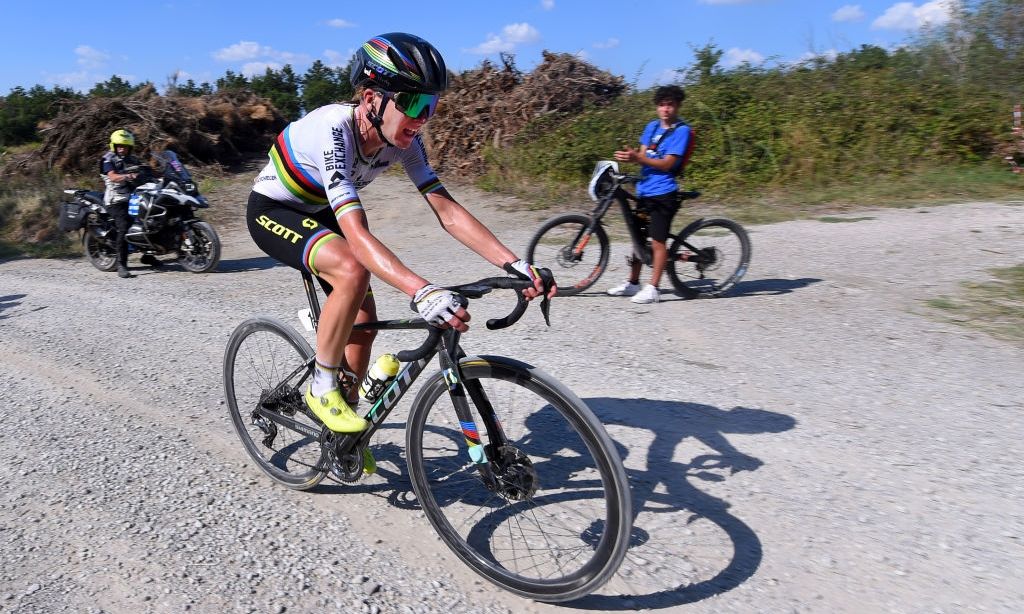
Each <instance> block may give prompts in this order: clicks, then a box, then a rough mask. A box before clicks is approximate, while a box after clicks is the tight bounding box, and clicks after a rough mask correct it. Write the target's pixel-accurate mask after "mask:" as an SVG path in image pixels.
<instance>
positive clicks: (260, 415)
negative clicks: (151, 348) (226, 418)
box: [224, 318, 326, 490]
mask: <svg viewBox="0 0 1024 614" xmlns="http://www.w3.org/2000/svg"><path fill="white" fill-rule="evenodd" d="M312 356H313V350H312V348H310V347H309V343H307V342H306V340H305V339H304V338H303V337H302V336H301V335H299V333H297V332H296V331H295V329H293V328H291V327H290V326H288V325H286V324H284V323H283V322H281V321H280V320H276V319H274V318H252V319H250V320H246V321H245V322H242V323H241V324H239V325H238V328H236V329H235V330H234V332H232V333H231V338H230V339H228V347H227V349H226V350H225V352H224V396H225V397H226V398H227V402H228V411H229V412H230V413H231V423H232V424H233V425H234V427H235V431H236V432H237V433H238V437H239V439H241V440H242V445H243V446H245V451H246V452H248V453H249V456H250V457H252V459H253V460H254V461H256V464H257V465H258V466H259V468H260V469H261V470H262V471H263V472H264V473H266V474H267V475H268V476H270V478H271V479H272V480H274V481H275V482H277V483H279V484H282V485H284V486H287V487H288V488H293V489H295V490H307V489H310V488H313V487H314V486H316V485H317V484H319V483H320V481H321V480H323V479H324V476H325V475H326V471H325V470H323V469H320V468H319V467H320V458H321V453H320V441H319V439H318V437H316V436H314V435H315V434H317V433H320V432H321V429H322V427H321V425H320V424H319V423H318V422H317V421H316V420H314V419H313V418H311V417H310V416H309V415H308V414H307V413H306V407H305V405H306V403H305V401H304V400H303V398H302V393H303V390H302V384H303V383H304V381H305V379H306V376H307V375H308V373H309V367H308V362H309V359H310V358H312ZM289 423H291V424H294V425H295V427H296V429H301V430H302V431H305V432H300V430H295V429H289V428H288V427H286V426H285V424H289Z"/></svg>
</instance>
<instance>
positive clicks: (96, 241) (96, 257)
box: [82, 228, 117, 273]
mask: <svg viewBox="0 0 1024 614" xmlns="http://www.w3.org/2000/svg"><path fill="white" fill-rule="evenodd" d="M82 251H84V252H85V257H86V258H88V259H89V262H90V263H91V264H92V265H93V266H94V267H96V268H97V269H99V270H101V271H104V272H108V273H109V272H110V271H113V270H114V269H116V268H117V249H116V248H115V247H114V245H112V244H111V243H110V242H109V241H104V240H103V239H100V238H98V237H97V236H96V235H94V234H93V233H92V232H90V231H89V229H88V228H86V230H85V232H84V233H82Z"/></svg>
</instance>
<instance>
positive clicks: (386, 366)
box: [359, 354, 399, 403]
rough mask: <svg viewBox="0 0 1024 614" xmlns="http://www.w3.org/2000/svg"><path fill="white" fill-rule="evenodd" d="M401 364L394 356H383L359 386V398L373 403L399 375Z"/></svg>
mask: <svg viewBox="0 0 1024 614" xmlns="http://www.w3.org/2000/svg"><path fill="white" fill-rule="evenodd" d="M398 367H399V362H398V359H397V358H395V355H394V354H382V355H381V357H380V358H378V359H377V362H375V363H373V366H372V367H370V370H369V371H367V372H366V377H364V378H363V382H362V383H361V384H359V396H361V397H363V398H364V399H366V400H367V402H369V403H373V402H374V401H376V400H377V398H378V397H379V396H380V395H381V393H383V392H384V390H385V389H386V388H387V387H388V385H389V384H390V383H391V380H393V379H395V376H396V375H398Z"/></svg>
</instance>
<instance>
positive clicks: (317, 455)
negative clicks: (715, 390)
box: [224, 271, 632, 602]
mask: <svg viewBox="0 0 1024 614" xmlns="http://www.w3.org/2000/svg"><path fill="white" fill-rule="evenodd" d="M302 277H303V284H304V286H305V291H306V297H307V299H308V302H309V311H308V312H306V313H308V314H309V316H310V317H309V319H310V320H311V325H312V328H313V329H314V330H315V328H316V326H317V323H318V320H319V316H320V304H319V300H318V297H317V290H316V287H315V286H314V284H313V279H312V276H311V275H310V274H309V273H307V272H305V271H303V272H302ZM528 287H532V282H530V281H525V280H519V279H515V278H511V277H493V278H487V279H481V280H480V281H477V282H473V283H471V284H465V285H461V286H453V287H451V288H450V289H451V290H453V291H455V292H458V293H459V294H460V295H462V296H463V297H466V298H467V299H476V298H479V297H481V296H483V295H485V294H487V293H489V292H490V291H491V290H492V289H496V288H508V289H513V290H515V291H516V296H517V299H518V301H517V304H516V306H515V308H514V309H513V310H512V312H511V313H509V314H508V315H507V316H505V317H504V318H500V319H492V320H489V321H488V322H487V327H488V328H490V329H497V328H504V327H507V326H510V325H512V324H513V323H515V322H516V321H517V320H518V319H519V318H520V317H521V316H522V315H523V313H524V312H525V311H526V308H527V302H526V300H525V298H524V297H523V295H522V290H523V289H525V288H528ZM548 300H549V299H547V298H545V299H544V300H543V302H542V305H541V308H542V311H543V312H544V315H545V319H546V318H547V308H548V303H547V301H548ZM355 328H356V329H364V330H365V329H370V330H401V329H428V330H429V333H428V335H427V339H426V341H425V342H424V343H423V344H422V345H421V346H420V347H419V348H416V349H413V350H406V351H402V352H399V353H398V354H397V356H398V359H399V360H400V361H401V362H402V363H404V364H403V367H402V369H401V370H400V371H399V373H398V375H397V376H396V377H395V379H394V380H392V382H391V383H390V384H389V385H388V387H387V388H385V389H384V391H383V392H382V393H381V395H380V397H379V398H378V399H377V400H376V401H374V402H373V403H372V405H371V406H370V407H369V409H368V411H367V412H366V414H365V417H366V419H367V421H368V422H369V423H370V427H369V428H368V429H367V430H365V431H363V432H362V433H357V434H342V433H335V432H333V431H330V430H329V429H327V428H326V427H324V426H323V424H322V423H321V422H320V421H319V420H318V419H317V418H316V416H315V415H314V414H313V413H312V411H310V410H309V409H308V408H307V406H306V404H305V402H304V401H303V394H302V393H303V390H304V385H305V383H306V382H307V381H308V380H309V378H310V377H311V375H312V370H313V364H314V352H313V349H312V348H311V347H310V346H309V344H308V343H307V342H306V340H305V338H304V337H303V336H301V335H300V334H299V333H298V331H296V330H295V329H294V328H292V327H291V326H288V325H287V324H284V323H283V322H281V321H280V320H277V319H274V318H267V317H256V318H252V319H249V320H247V321H245V322H243V323H242V324H240V325H239V326H238V327H237V328H236V329H235V331H234V332H233V333H232V334H231V338H230V339H229V340H228V345H227V350H226V352H225V356H224V390H225V394H226V396H227V401H228V407H229V409H230V412H231V420H232V423H233V424H234V427H235V430H236V431H237V433H238V436H239V437H240V438H241V440H242V443H243V444H244V446H245V450H246V452H247V453H248V454H249V455H250V456H251V457H252V459H253V460H254V461H255V462H256V464H257V465H258V466H259V467H260V469H262V470H263V472H264V473H266V474H267V475H268V476H270V478H271V479H273V480H274V481H275V482H278V483H280V484H282V485H284V486H287V487H288V488H293V489H297V490H306V489H310V488H313V487H314V486H316V485H317V484H319V483H320V481H321V480H323V479H324V477H326V476H327V475H328V474H333V475H334V476H336V477H337V478H338V479H339V480H341V481H342V482H352V481H355V480H357V479H359V477H360V476H361V475H362V473H363V471H364V468H363V450H364V449H365V448H366V446H367V445H369V443H370V441H371V437H372V436H373V434H374V433H375V432H376V431H377V430H378V429H379V428H380V427H381V425H382V424H383V422H384V420H385V418H387V416H388V414H389V413H390V412H391V411H392V410H393V409H394V408H395V406H396V405H397V404H398V401H399V400H401V398H402V396H403V395H404V394H405V393H406V392H407V391H408V390H409V388H410V387H411V386H412V385H413V383H414V382H415V381H416V380H417V379H418V378H419V376H420V375H421V374H422V373H423V371H424V369H425V368H426V366H427V364H428V362H429V361H430V360H431V359H432V357H433V356H434V355H437V356H438V357H439V361H440V371H438V372H436V373H434V374H433V375H431V376H429V377H428V379H427V380H426V382H425V383H424V384H423V386H422V388H421V389H420V391H419V393H418V394H417V395H416V398H415V400H414V401H413V403H412V407H411V408H410V410H409V416H408V423H407V428H406V455H407V465H408V470H409V475H410V478H411V482H412V488H413V491H414V493H415V494H416V497H417V500H418V501H419V504H420V505H421V506H422V508H423V511H424V512H425V514H426V516H427V518H428V519H429V520H430V523H431V524H432V525H433V527H434V529H435V530H436V531H437V533H438V534H439V535H440V536H441V538H442V539H443V540H444V541H445V543H446V544H447V545H448V546H449V547H450V548H451V549H452V551H453V552H455V554H456V555H458V557H459V558H460V559H461V560H462V561H464V562H465V563H466V564H467V565H469V566H470V567H471V568H472V569H473V570H474V571H476V572H477V573H479V574H480V575H482V576H483V577H485V578H487V579H488V580H490V581H491V582H493V583H495V584H497V585H498V586H500V587H502V588H504V589H507V590H509V591H511V592H513V593H516V594H518V595H522V596H524V597H528V598H531V599H536V600H539V601H551V602H556V601H568V600H571V599H575V598H578V597H581V596H583V595H586V594H588V593H590V592H591V591H593V590H595V589H596V588H598V587H600V586H601V585H603V584H604V583H605V582H606V581H607V580H608V578H609V577H611V575H612V574H614V573H615V571H616V570H617V569H618V567H619V564H620V563H621V562H622V558H623V556H624V555H625V552H626V547H627V545H628V541H629V533H630V529H631V526H632V511H631V502H630V491H629V486H628V484H627V481H626V473H625V470H624V469H623V466H622V461H621V459H620V458H619V456H618V454H617V453H616V450H615V448H614V446H613V444H612V441H611V439H610V438H609V436H608V434H607V432H606V431H605V429H604V427H603V426H602V425H601V423H600V422H599V421H598V420H597V418H596V417H595V416H594V415H593V413H592V412H591V411H590V409H589V408H588V407H587V406H586V405H585V404H584V403H583V402H582V401H581V400H580V399H579V398H578V397H577V396H576V395H575V394H573V393H572V391H570V390H569V389H568V388H566V387H565V386H563V385H562V384H560V383H559V382H558V381H556V380H555V379H554V378H553V377H551V376H550V375H548V374H546V373H544V372H543V371H541V370H540V369H538V368H536V367H534V366H532V365H529V364H527V363H525V362H521V361H519V360H515V359H512V358H503V357H501V356H490V355H481V356H466V354H465V353H464V352H463V350H462V346H461V344H460V338H461V333H459V332H458V331H456V330H453V329H447V330H444V331H442V330H441V329H438V328H435V327H432V326H430V325H428V324H427V323H426V322H425V321H424V320H423V319H422V318H413V319H403V320H384V321H379V322H369V323H364V324H357V325H356V327H355ZM343 385H344V382H343ZM445 393H447V395H445ZM445 396H446V397H447V398H448V399H450V402H445V401H444V397H445ZM542 410H543V411H542ZM538 413H539V414H540V415H542V416H543V420H542V421H541V422H539V423H538V422H536V420H537V419H536V417H535V416H536V415H537V414H538ZM531 416H534V419H533V420H532V421H530V422H529V423H528V422H527V421H528V419H530V418H531Z"/></svg>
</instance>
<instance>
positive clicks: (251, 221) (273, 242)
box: [245, 192, 344, 275]
mask: <svg viewBox="0 0 1024 614" xmlns="http://www.w3.org/2000/svg"><path fill="white" fill-rule="evenodd" d="M245 221H246V223H247V224H248V226H249V234H250V235H252V240H253V241H255V242H256V245H257V246H258V247H259V248H260V249H262V250H263V251H264V252H266V253H267V255H268V256H270V257H271V258H274V259H275V260H279V261H281V262H283V263H285V264H287V265H288V266H290V267H292V268H293V269H299V270H300V271H309V272H310V273H312V274H313V275H319V274H318V273H317V271H316V267H315V266H313V261H314V258H315V257H316V252H317V250H319V249H320V248H321V247H323V246H324V245H325V244H326V243H327V242H329V241H332V240H335V239H338V238H340V237H342V236H344V235H342V233H341V228H340V227H339V226H338V220H337V219H336V218H335V217H334V212H333V211H332V210H331V208H330V207H324V208H323V210H322V211H318V212H317V213H313V214H310V213H306V212H303V211H297V210H295V209H292V208H291V207H288V206H287V205H284V204H282V203H280V202H278V201H276V200H274V199H272V198H268V197H266V196H264V195H262V194H260V193H258V192H250V193H249V204H248V206H247V207H246V211H245Z"/></svg>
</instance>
